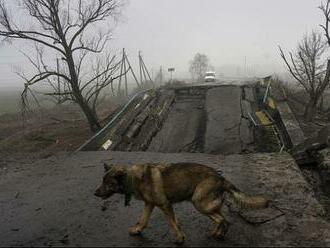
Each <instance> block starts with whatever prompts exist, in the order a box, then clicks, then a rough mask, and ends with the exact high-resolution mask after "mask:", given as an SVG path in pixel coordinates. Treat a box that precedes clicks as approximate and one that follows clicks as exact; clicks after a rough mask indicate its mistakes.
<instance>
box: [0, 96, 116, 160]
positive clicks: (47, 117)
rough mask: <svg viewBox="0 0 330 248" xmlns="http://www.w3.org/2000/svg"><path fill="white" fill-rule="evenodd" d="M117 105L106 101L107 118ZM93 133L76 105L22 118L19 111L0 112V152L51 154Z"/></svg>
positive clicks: (71, 148)
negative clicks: (11, 112)
mask: <svg viewBox="0 0 330 248" xmlns="http://www.w3.org/2000/svg"><path fill="white" fill-rule="evenodd" d="M115 107H116V105H115V104H113V103H109V102H107V103H105V104H104V108H103V110H102V111H100V113H99V115H100V118H101V119H104V118H106V117H107V116H108V115H109V114H110V113H111V112H112V111H114V109H115ZM92 135H93V134H92V133H91V132H90V130H89V127H88V123H87V121H86V120H85V118H84V116H83V114H82V112H81V111H80V109H79V108H78V107H77V106H73V105H62V106H56V107H54V108H51V109H43V110H40V109H39V110H38V111H35V112H33V113H30V114H29V115H28V118H27V119H26V120H23V118H22V116H21V114H20V113H18V114H5V115H1V116H0V154H7V155H8V154H25V153H29V154H31V153H35V154H40V155H42V156H43V155H46V154H52V153H55V152H59V151H74V150H76V149H77V148H78V147H79V146H80V145H81V144H83V143H84V142H85V141H86V140H87V139H88V138H89V137H91V136H92Z"/></svg>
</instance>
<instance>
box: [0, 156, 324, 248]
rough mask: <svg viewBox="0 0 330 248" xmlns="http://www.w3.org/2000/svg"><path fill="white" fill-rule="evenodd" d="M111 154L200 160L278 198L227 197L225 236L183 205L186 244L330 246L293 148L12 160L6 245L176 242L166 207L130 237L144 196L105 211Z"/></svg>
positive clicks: (1, 206)
mask: <svg viewBox="0 0 330 248" xmlns="http://www.w3.org/2000/svg"><path fill="white" fill-rule="evenodd" d="M105 161H112V163H116V164H125V165H127V166H130V165H132V164H134V163H144V162H156V161H160V162H179V161H181V162H184V161H186V162H189V161H194V162H199V163H203V164H206V165H209V166H213V167H215V168H217V169H220V170H221V171H222V173H223V175H224V176H225V177H226V178H227V179H229V180H230V181H232V182H233V183H234V184H235V185H236V186H237V187H239V188H240V189H241V190H243V191H245V192H246V193H249V194H261V195H264V196H266V197H268V198H269V199H271V200H272V201H273V205H272V206H271V207H270V208H268V209H265V210H261V211H243V212H238V209H237V208H236V207H235V206H232V203H231V201H230V200H228V201H226V205H225V206H224V208H223V213H224V215H225V217H226V218H227V220H228V221H229V222H230V223H231V224H230V229H229V232H228V234H227V236H226V238H225V240H223V241H216V240H213V239H212V238H210V237H209V231H210V230H211V229H212V227H213V226H212V224H211V222H210V220H209V219H208V218H207V217H204V216H202V215H201V214H199V213H198V212H197V211H196V210H195V209H194V208H193V206H192V205H191V204H190V203H188V202H185V203H180V204H177V205H175V212H176V214H177V218H178V220H179V222H180V223H181V225H182V228H183V230H184V231H185V233H186V235H187V241H186V243H185V246H188V247H190V246H214V247H216V246H217V247H218V246H330V224H329V223H328V222H327V221H326V220H325V218H324V217H323V216H322V214H323V209H322V207H321V205H320V204H319V203H318V202H317V201H316V199H315V198H314V193H313V190H312V189H311V187H310V186H309V185H308V184H307V183H306V181H305V179H304V178H303V175H302V173H301V171H300V169H299V168H298V166H297V165H296V164H295V162H294V161H293V160H292V158H291V156H290V155H288V154H285V153H283V154H280V155H279V154H245V155H228V156H223V155H207V154H198V153H196V154H187V153H181V154H176V153H172V154H171V153H168V154H164V153H149V152H131V153H127V152H78V153H74V154H66V153H62V154H57V155H56V156H52V157H49V158H47V159H44V160H40V161H37V162H36V163H34V164H32V165H29V166H26V165H25V164H18V163H15V162H14V161H13V162H11V163H8V164H7V165H6V166H5V167H3V168H1V169H0V220H1V225H0V246H64V247H65V246H70V247H72V246H122V247H123V246H143V247H145V246H171V245H172V244H173V243H172V241H173V236H172V235H171V232H170V231H169V227H168V225H167V223H166V221H165V218H164V217H163V216H162V214H161V213H160V211H158V210H156V211H155V212H154V213H153V215H152V217H151V222H150V225H149V227H148V228H147V229H146V230H145V231H144V234H143V236H142V237H130V236H129V235H128V232H127V229H128V228H129V227H130V226H132V225H134V224H135V222H136V221H137V219H138V217H139V215H140V213H141V210H142V202H139V201H136V200H133V201H132V204H131V207H124V199H123V197H122V196H115V197H113V198H111V199H110V200H109V202H108V205H109V206H108V209H107V210H106V211H102V210H101V205H102V204H103V203H102V201H100V199H98V198H96V197H94V196H93V192H94V189H95V188H96V187H97V186H98V184H99V183H100V182H101V177H102V174H103V167H102V163H103V162H105ZM229 206H231V207H229Z"/></svg>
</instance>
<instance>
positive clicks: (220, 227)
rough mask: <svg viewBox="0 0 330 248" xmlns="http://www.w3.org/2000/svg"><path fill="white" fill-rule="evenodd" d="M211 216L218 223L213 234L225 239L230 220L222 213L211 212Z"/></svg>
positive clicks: (217, 237)
mask: <svg viewBox="0 0 330 248" xmlns="http://www.w3.org/2000/svg"><path fill="white" fill-rule="evenodd" d="M209 217H210V218H211V219H212V220H213V221H214V222H215V223H216V226H215V228H214V230H213V231H212V236H213V237H214V238H216V239H223V238H224V237H225V235H226V233H227V231H228V222H227V221H226V219H225V218H224V217H223V216H222V215H221V214H220V213H213V214H210V215H209Z"/></svg>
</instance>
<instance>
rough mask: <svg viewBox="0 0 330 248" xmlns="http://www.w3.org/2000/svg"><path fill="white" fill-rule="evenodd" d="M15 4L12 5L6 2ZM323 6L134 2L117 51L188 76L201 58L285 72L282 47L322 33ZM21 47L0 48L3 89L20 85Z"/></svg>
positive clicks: (241, 0)
mask: <svg viewBox="0 0 330 248" xmlns="http://www.w3.org/2000/svg"><path fill="white" fill-rule="evenodd" d="M6 1H10V0H6ZM320 3H321V1H318V0H276V1H274V0H272V1H271V0H236V1H230V0H203V1H201V0H130V1H129V4H128V6H127V7H126V8H125V10H124V13H123V15H124V18H123V20H122V21H121V22H120V23H119V25H118V26H117V28H116V29H115V33H114V38H113V41H112V42H113V47H114V49H115V50H117V51H119V50H120V48H122V47H126V49H127V51H128V53H129V56H130V59H131V61H132V63H133V64H134V65H136V64H137V58H136V55H137V52H138V51H139V50H142V51H143V56H144V59H145V62H146V64H147V66H149V67H151V68H153V69H154V70H156V69H158V68H159V66H160V65H163V66H164V68H165V69H166V68H167V67H169V66H174V67H176V69H177V74H178V75H180V76H185V75H188V63H189V60H190V59H191V58H192V57H193V55H194V54H195V53H196V52H201V53H205V54H207V55H208V56H209V58H210V61H211V63H212V65H214V66H216V67H221V66H224V65H238V66H244V57H245V56H246V57H247V64H248V66H253V67H255V68H257V72H258V73H261V74H262V73H265V74H266V73H271V72H273V71H274V72H279V71H283V70H284V68H283V66H282V62H281V61H280V58H279V55H278V49H277V45H278V44H280V45H282V46H283V47H284V48H285V49H291V48H294V47H295V46H296V44H297V41H298V40H299V39H300V38H301V37H302V35H303V34H304V33H305V32H307V31H310V30H312V29H313V28H314V29H319V27H318V24H319V23H322V21H323V20H322V15H321V12H320V11H319V10H318V9H317V6H318V5H320ZM17 48H18V45H15V46H11V47H9V46H2V47H0V87H1V86H3V85H8V83H10V84H15V85H19V82H20V81H19V79H18V78H17V76H15V75H14V74H13V71H12V66H13V65H17V64H23V65H24V62H25V59H24V57H23V56H22V55H21V54H20V53H18V52H17Z"/></svg>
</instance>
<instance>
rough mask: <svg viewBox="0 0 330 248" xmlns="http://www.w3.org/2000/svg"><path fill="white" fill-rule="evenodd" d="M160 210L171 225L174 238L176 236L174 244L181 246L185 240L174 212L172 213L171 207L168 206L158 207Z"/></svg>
mask: <svg viewBox="0 0 330 248" xmlns="http://www.w3.org/2000/svg"><path fill="white" fill-rule="evenodd" d="M160 209H161V210H162V211H163V213H164V214H165V216H166V218H167V220H168V222H169V224H170V225H171V227H172V229H173V231H174V233H175V236H176V239H175V243H176V244H183V243H184V241H185V239H186V236H185V234H184V233H183V232H182V230H181V228H180V226H179V224H178V222H177V219H176V217H175V214H174V211H173V207H172V206H171V205H169V206H163V207H160Z"/></svg>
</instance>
